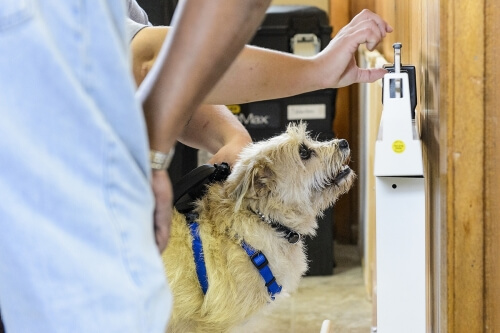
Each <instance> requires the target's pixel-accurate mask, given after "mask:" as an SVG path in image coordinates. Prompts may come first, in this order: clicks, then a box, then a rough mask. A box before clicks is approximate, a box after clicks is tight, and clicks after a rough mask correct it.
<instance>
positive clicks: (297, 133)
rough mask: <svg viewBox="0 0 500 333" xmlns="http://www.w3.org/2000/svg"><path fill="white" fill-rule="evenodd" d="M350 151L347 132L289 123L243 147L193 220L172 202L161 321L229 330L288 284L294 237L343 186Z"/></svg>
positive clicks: (293, 274)
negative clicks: (343, 135) (336, 134)
mask: <svg viewBox="0 0 500 333" xmlns="http://www.w3.org/2000/svg"><path fill="white" fill-rule="evenodd" d="M349 156H350V150H349V145H348V143H347V141H346V140H332V141H328V142H319V141H315V140H313V139H312V138H311V137H310V136H309V134H308V133H307V131H306V125H305V124H302V123H301V124H298V125H289V126H288V129H287V131H286V132H285V133H283V134H281V135H279V136H276V137H273V138H271V139H269V140H266V141H261V142H257V143H254V144H251V145H249V146H247V147H246V148H245V149H244V150H243V151H242V152H241V154H240V156H239V159H238V161H237V162H236V163H235V165H234V167H233V169H232V172H231V174H230V175H229V177H228V178H227V180H226V181H225V182H221V183H214V184H213V185H211V186H210V187H209V188H208V191H207V193H206V195H205V196H203V197H202V198H201V200H199V201H198V202H197V203H196V209H195V211H196V213H197V214H198V215H199V216H191V217H190V218H189V220H195V222H197V224H189V222H191V221H186V217H185V216H184V215H183V214H180V213H178V212H177V211H176V212H174V218H173V222H172V229H171V236H170V242H169V245H168V247H167V249H166V251H165V252H164V254H163V259H164V263H165V268H166V272H167V277H168V281H169V284H170V287H171V289H172V292H173V295H174V306H173V313H172V317H171V319H170V323H169V328H168V331H169V332H182V333H185V332H227V331H229V330H230V329H231V328H233V327H235V326H236V325H238V324H240V323H242V322H244V321H245V320H247V319H248V318H249V317H250V316H252V315H254V314H255V313H256V312H257V311H259V310H260V309H262V308H263V307H264V306H266V305H267V304H269V303H272V300H274V298H275V297H280V296H281V295H283V294H286V293H290V292H293V291H295V290H296V289H297V287H298V285H299V281H300V278H301V277H302V275H303V274H304V273H305V272H306V270H307V258H306V255H305V253H304V250H305V249H304V245H303V243H302V240H301V237H302V235H315V232H316V228H317V221H316V218H317V216H321V214H322V212H323V211H324V210H325V209H327V208H328V207H330V206H331V205H333V203H334V202H335V201H336V200H337V198H338V197H339V196H340V195H341V194H343V193H345V192H347V191H348V190H349V188H350V187H351V184H352V182H353V180H354V178H355V175H354V172H352V171H351V169H350V168H349V167H348V166H347V163H348V162H349ZM193 235H194V236H193ZM193 240H194V242H195V243H196V244H198V246H197V247H196V245H193ZM195 255H196V258H198V259H197V260H196V261H195ZM200 257H201V258H202V260H201V262H200V260H199V258H200ZM202 288H203V289H202Z"/></svg>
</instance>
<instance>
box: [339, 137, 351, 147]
mask: <svg viewBox="0 0 500 333" xmlns="http://www.w3.org/2000/svg"><path fill="white" fill-rule="evenodd" d="M339 148H340V149H348V148H349V142H347V140H344V139H341V140H339Z"/></svg>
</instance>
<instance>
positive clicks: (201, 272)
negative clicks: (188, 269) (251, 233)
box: [186, 213, 282, 301]
mask: <svg viewBox="0 0 500 333" xmlns="http://www.w3.org/2000/svg"><path fill="white" fill-rule="evenodd" d="M186 218H187V222H188V224H189V229H190V231H191V236H193V244H192V248H193V254H194V263H195V266H196V274H197V275H198V281H199V282H200V286H201V290H202V291H203V294H204V295H205V294H206V293H207V290H208V277H207V267H206V266H205V256H204V255H203V244H202V242H201V237H200V232H199V224H198V223H197V222H196V221H195V220H196V219H197V218H198V215H197V214H194V213H193V214H186ZM241 246H242V247H243V249H244V250H245V252H246V253H247V254H248V256H249V257H250V260H251V261H252V263H253V264H254V266H255V267H256V268H257V270H258V271H259V274H260V276H262V278H263V279H264V282H265V284H266V287H267V292H268V293H269V295H270V296H271V299H272V300H273V301H274V299H275V297H274V295H276V294H279V293H280V292H281V288H282V287H281V286H280V285H279V284H278V282H276V278H275V277H274V275H273V272H272V271H271V269H270V268H269V262H268V261H267V258H266V256H265V255H264V254H263V253H262V252H260V251H257V250H255V249H254V248H253V247H251V246H250V245H248V244H247V243H245V242H244V241H243V242H241Z"/></svg>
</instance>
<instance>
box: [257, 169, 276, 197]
mask: <svg viewBox="0 0 500 333" xmlns="http://www.w3.org/2000/svg"><path fill="white" fill-rule="evenodd" d="M274 177H275V176H274V172H273V171H272V170H271V168H270V167H269V166H268V165H262V166H261V167H259V168H258V169H257V170H256V172H255V173H254V177H253V183H254V189H255V194H256V195H257V196H258V197H259V198H260V197H265V196H267V195H269V193H270V192H271V191H272V190H273V189H274V188H275V187H276V182H275V180H274Z"/></svg>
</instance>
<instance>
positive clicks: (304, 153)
mask: <svg viewBox="0 0 500 333" xmlns="http://www.w3.org/2000/svg"><path fill="white" fill-rule="evenodd" d="M299 155H300V158H301V159H303V160H308V159H310V158H311V155H312V150H311V149H309V147H307V146H306V145H305V144H301V145H300V147H299Z"/></svg>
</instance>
